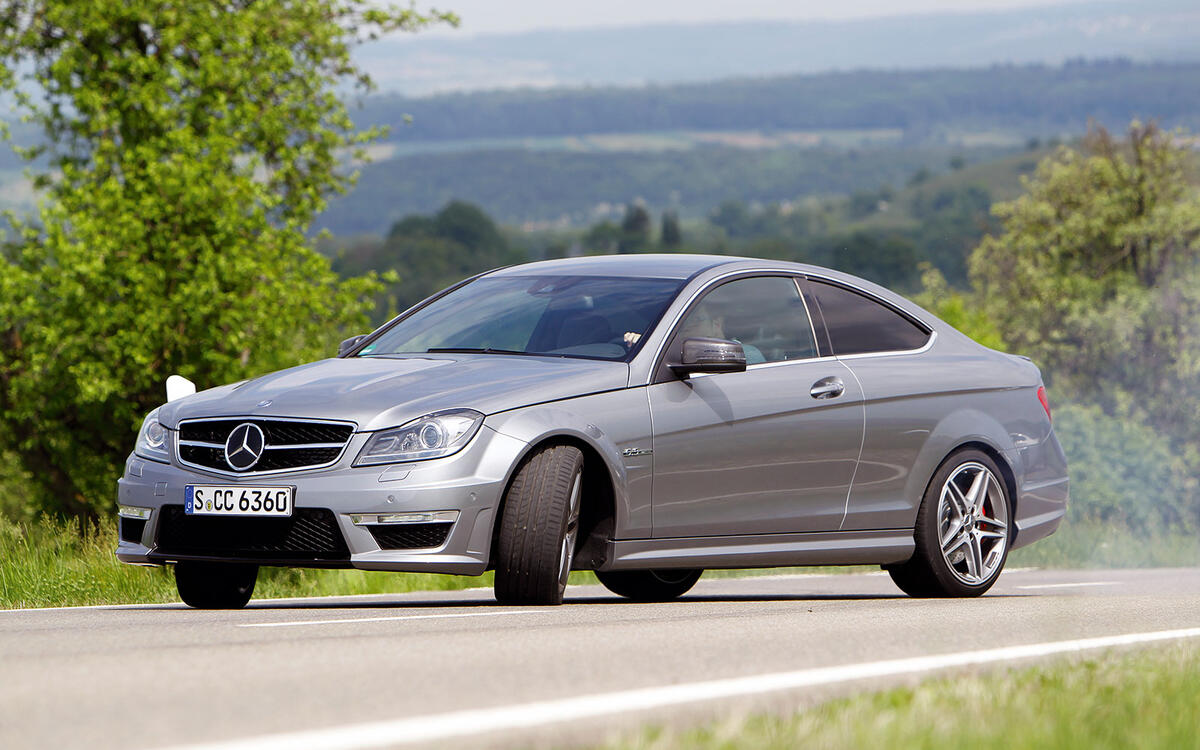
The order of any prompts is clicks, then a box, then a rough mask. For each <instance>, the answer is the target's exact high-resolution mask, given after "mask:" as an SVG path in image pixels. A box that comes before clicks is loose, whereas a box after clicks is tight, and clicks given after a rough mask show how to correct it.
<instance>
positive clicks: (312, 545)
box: [155, 505, 350, 562]
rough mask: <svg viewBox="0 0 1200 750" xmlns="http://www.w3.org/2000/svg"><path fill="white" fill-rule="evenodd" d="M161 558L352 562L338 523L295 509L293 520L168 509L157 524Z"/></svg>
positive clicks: (327, 515)
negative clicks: (192, 512) (214, 514)
mask: <svg viewBox="0 0 1200 750" xmlns="http://www.w3.org/2000/svg"><path fill="white" fill-rule="evenodd" d="M156 541H157V547H156V549H155V552H156V553H158V554H160V555H195V556H212V557H241V558H249V559H262V560H278V561H296V562H303V561H306V560H348V559H350V550H349V549H348V548H347V547H346V540H345V539H343V538H342V532H341V530H340V529H338V525H337V519H336V518H335V517H334V515H333V513H332V511H329V510H326V509H325V508H297V509H296V510H295V512H294V513H293V514H292V516H291V517H290V518H245V517H243V518H236V517H235V518H230V517H220V516H189V515H187V514H186V513H184V512H183V506H182V505H165V506H163V509H162V517H161V518H160V519H159V522H158V532H157V536H156Z"/></svg>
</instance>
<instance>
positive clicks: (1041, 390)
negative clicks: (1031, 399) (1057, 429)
mask: <svg viewBox="0 0 1200 750" xmlns="http://www.w3.org/2000/svg"><path fill="white" fill-rule="evenodd" d="M1038 401H1041V402H1042V408H1043V409H1045V410H1046V419H1049V420H1050V421H1051V422H1053V421H1054V417H1052V416H1050V399H1048V398H1046V386H1044V385H1039V386H1038Z"/></svg>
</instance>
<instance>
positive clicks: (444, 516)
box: [350, 510, 458, 526]
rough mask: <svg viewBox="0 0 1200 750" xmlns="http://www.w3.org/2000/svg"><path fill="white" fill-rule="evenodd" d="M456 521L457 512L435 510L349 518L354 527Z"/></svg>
mask: <svg viewBox="0 0 1200 750" xmlns="http://www.w3.org/2000/svg"><path fill="white" fill-rule="evenodd" d="M457 520H458V511H457V510H435V511H431V512H428V513H362V514H354V515H352V516H350V521H351V522H353V523H354V525H355V526H368V525H372V524H397V523H445V522H447V521H451V522H453V521H457Z"/></svg>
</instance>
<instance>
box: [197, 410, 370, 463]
mask: <svg viewBox="0 0 1200 750" xmlns="http://www.w3.org/2000/svg"><path fill="white" fill-rule="evenodd" d="M247 423H250V424H253V425H257V426H258V427H259V428H260V429H261V430H262V431H263V437H264V438H265V445H264V448H263V454H262V457H261V458H259V459H258V462H257V463H255V464H254V466H252V467H250V468H249V469H248V470H246V471H244V472H238V473H239V474H257V473H261V472H266V471H288V470H292V469H305V468H311V467H314V466H325V465H327V464H330V463H333V462H334V461H336V460H337V457H338V456H340V455H341V453H342V449H343V448H344V447H345V445H346V442H347V441H348V440H350V436H351V435H353V434H354V426H353V425H349V424H345V423H336V422H299V421H291V420H276V419H214V420H203V421H194V422H187V421H185V422H181V423H180V424H179V460H180V461H181V462H183V463H185V464H191V465H193V466H200V467H203V468H206V469H216V470H217V471H222V472H229V471H231V467H230V466H229V464H228V463H226V462H225V441H226V440H227V439H228V438H229V433H231V432H233V430H234V428H236V427H237V426H238V425H242V424H247ZM289 446H307V447H289Z"/></svg>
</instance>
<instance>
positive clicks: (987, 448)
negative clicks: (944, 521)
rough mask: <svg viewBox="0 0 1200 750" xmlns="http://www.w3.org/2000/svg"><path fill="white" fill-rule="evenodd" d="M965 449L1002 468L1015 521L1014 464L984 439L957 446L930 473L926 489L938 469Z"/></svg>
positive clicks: (1015, 484) (1010, 509)
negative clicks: (974, 451) (982, 455)
mask: <svg viewBox="0 0 1200 750" xmlns="http://www.w3.org/2000/svg"><path fill="white" fill-rule="evenodd" d="M965 450H977V451H979V452H980V453H982V454H984V455H985V456H987V457H988V458H990V459H992V461H994V462H995V464H996V467H997V468H998V469H1000V477H1001V479H1002V480H1003V481H1004V488H1005V489H1006V490H1008V501H1009V504H1010V505H1011V506H1012V507H1011V508H1009V518H1010V520H1014V521H1015V519H1016V517H1017V475H1016V473H1015V472H1014V471H1013V467H1012V464H1011V463H1009V460H1008V458H1006V457H1005V455H1004V454H1003V453H1002V452H1001V451H999V450H997V449H996V447H995V446H993V445H992V444H990V443H986V442H984V441H982V440H968V441H966V442H964V443H960V444H959V445H957V446H955V447H954V449H953V450H951V451H950V452H949V453H947V454H946V456H945V458H943V459H942V460H941V462H939V463H938V465H937V467H935V468H934V470H933V474H930V475H929V482H928V483H926V485H925V491H926V492H928V491H929V484H930V483H932V482H933V477H934V475H935V474H937V472H938V469H940V468H942V466H944V465H945V464H946V461H948V460H949V459H950V457H951V456H953V455H954V454H955V453H959V452H961V451H965ZM1013 531H1014V532H1015V531H1016V527H1015V523H1014V526H1013Z"/></svg>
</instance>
